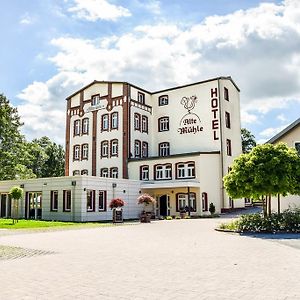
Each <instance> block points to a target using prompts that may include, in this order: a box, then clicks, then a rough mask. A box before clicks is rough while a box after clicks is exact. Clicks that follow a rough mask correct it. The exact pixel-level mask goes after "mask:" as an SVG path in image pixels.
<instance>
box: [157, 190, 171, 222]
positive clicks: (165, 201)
mask: <svg viewBox="0 0 300 300" xmlns="http://www.w3.org/2000/svg"><path fill="white" fill-rule="evenodd" d="M169 206H170V200H169V196H168V195H162V196H160V197H159V214H160V215H161V216H163V217H165V216H168V215H169V214H170V210H169Z"/></svg>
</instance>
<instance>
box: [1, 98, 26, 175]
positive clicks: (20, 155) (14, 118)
mask: <svg viewBox="0 0 300 300" xmlns="http://www.w3.org/2000/svg"><path fill="white" fill-rule="evenodd" d="M0 124H1V126H0V180H6V179H15V178H16V177H19V178H22V174H23V173H26V174H27V175H28V172H27V171H28V170H26V169H27V167H26V163H27V159H28V157H27V155H26V154H27V152H26V151H24V141H25V139H24V137H23V136H22V135H21V133H20V127H21V126H22V125H23V124H22V123H21V121H20V117H19V115H18V111H17V109H16V108H14V107H12V106H11V105H10V103H9V100H8V99H7V98H6V97H5V96H4V95H3V94H0ZM20 169H22V170H23V172H21V173H20V172H19V171H20Z"/></svg>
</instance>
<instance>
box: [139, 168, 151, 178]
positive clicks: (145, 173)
mask: <svg viewBox="0 0 300 300" xmlns="http://www.w3.org/2000/svg"><path fill="white" fill-rule="evenodd" d="M140 180H149V166H140Z"/></svg>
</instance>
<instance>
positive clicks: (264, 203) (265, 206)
mask: <svg viewBox="0 0 300 300" xmlns="http://www.w3.org/2000/svg"><path fill="white" fill-rule="evenodd" d="M261 198H262V199H261V200H262V207H263V213H264V217H266V216H267V201H266V202H265V197H264V196H262V197H261Z"/></svg>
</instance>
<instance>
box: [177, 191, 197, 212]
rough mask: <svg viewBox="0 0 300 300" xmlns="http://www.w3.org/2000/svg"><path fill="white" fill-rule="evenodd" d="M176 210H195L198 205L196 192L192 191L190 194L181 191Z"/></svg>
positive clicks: (178, 195)
mask: <svg viewBox="0 0 300 300" xmlns="http://www.w3.org/2000/svg"><path fill="white" fill-rule="evenodd" d="M176 200H177V201H176V211H180V210H182V209H185V210H187V211H193V212H195V211H196V209H197V207H196V194H195V193H190V196H189V194H188V193H180V194H177V195H176Z"/></svg>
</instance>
